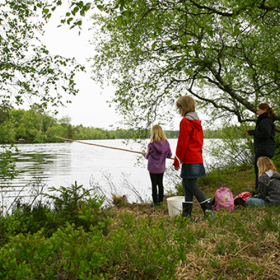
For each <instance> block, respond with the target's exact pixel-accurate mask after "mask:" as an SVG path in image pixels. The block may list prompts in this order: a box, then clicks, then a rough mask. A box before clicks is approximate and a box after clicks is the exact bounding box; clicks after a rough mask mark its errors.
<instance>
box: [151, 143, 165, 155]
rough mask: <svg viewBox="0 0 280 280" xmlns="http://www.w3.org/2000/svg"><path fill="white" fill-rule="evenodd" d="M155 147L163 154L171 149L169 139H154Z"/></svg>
mask: <svg viewBox="0 0 280 280" xmlns="http://www.w3.org/2000/svg"><path fill="white" fill-rule="evenodd" d="M153 146H154V149H155V150H156V151H157V153H159V154H162V153H165V152H166V151H168V150H169V144H168V142H167V140H162V141H158V142H156V141H154V142H153Z"/></svg>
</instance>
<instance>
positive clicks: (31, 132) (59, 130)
mask: <svg viewBox="0 0 280 280" xmlns="http://www.w3.org/2000/svg"><path fill="white" fill-rule="evenodd" d="M70 122H71V119H70V118H69V117H64V118H61V119H56V118H54V117H51V116H48V115H47V114H45V113H44V112H42V110H40V109H37V110H35V109H30V110H23V109H20V110H16V109H11V110H9V111H7V112H6V111H3V110H1V109H0V143H2V144H6V143H16V142H19V141H20V142H27V143H46V142H61V141H62V140H59V139H57V138H55V136H59V137H63V138H68V139H75V140H82V139H83V140H89V139H93V140H94V139H130V138H138V139H139V138H149V137H150V136H149V130H132V129H130V130H125V129H116V130H106V129H102V128H97V127H84V126H83V125H78V126H74V125H71V123H70ZM231 130H232V131H231V133H233V134H234V135H236V136H237V137H239V136H240V137H242V136H241V134H240V133H239V132H238V127H236V129H234V128H231ZM165 133H166V136H167V138H178V135H179V131H165ZM223 133H224V131H223V130H205V131H204V136H205V138H220V137H221V136H222V134H223Z"/></svg>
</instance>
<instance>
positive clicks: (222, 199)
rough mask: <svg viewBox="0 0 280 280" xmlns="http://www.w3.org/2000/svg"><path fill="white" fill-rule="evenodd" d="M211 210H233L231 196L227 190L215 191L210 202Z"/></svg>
mask: <svg viewBox="0 0 280 280" xmlns="http://www.w3.org/2000/svg"><path fill="white" fill-rule="evenodd" d="M212 208H213V209H214V210H221V209H222V208H226V209H227V210H228V211H233V210H234V199H233V194H232V192H231V190H230V189H228V188H220V189H218V190H217V191H216V193H215V196H214V198H213V200H212Z"/></svg>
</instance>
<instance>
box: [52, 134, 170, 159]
mask: <svg viewBox="0 0 280 280" xmlns="http://www.w3.org/2000/svg"><path fill="white" fill-rule="evenodd" d="M55 138H58V139H62V140H65V141H71V142H77V143H81V144H86V145H92V146H98V147H102V148H108V149H114V150H121V151H125V152H130V153H135V154H142V155H143V154H144V153H143V152H137V151H132V150H127V149H121V148H115V147H109V146H104V145H99V144H93V143H87V142H83V141H78V140H73V139H67V138H63V137H59V136H55ZM170 159H173V158H170Z"/></svg>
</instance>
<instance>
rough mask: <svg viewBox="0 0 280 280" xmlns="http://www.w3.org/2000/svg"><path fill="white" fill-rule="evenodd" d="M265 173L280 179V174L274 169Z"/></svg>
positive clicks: (272, 177)
mask: <svg viewBox="0 0 280 280" xmlns="http://www.w3.org/2000/svg"><path fill="white" fill-rule="evenodd" d="M265 174H266V175H267V176H268V177H269V178H271V179H277V180H280V175H279V174H278V173H276V172H273V171H271V170H269V171H266V172H265Z"/></svg>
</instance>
